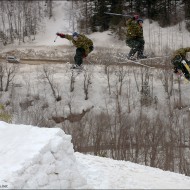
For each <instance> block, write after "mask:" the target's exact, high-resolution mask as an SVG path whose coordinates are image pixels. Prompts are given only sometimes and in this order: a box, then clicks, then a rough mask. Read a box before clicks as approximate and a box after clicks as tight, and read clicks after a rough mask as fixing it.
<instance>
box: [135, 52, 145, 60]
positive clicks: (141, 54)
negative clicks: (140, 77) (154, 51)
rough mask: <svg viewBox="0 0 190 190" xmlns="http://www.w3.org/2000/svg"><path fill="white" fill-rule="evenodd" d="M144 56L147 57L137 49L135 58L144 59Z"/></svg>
mask: <svg viewBox="0 0 190 190" xmlns="http://www.w3.org/2000/svg"><path fill="white" fill-rule="evenodd" d="M146 58H147V56H146V55H143V52H142V51H138V53H137V59H146Z"/></svg>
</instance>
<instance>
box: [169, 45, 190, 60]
mask: <svg viewBox="0 0 190 190" xmlns="http://www.w3.org/2000/svg"><path fill="white" fill-rule="evenodd" d="M187 52H190V47H187V48H180V49H178V50H176V51H175V52H174V53H173V56H172V60H173V59H174V58H175V57H176V56H177V55H180V56H182V57H186V53H187Z"/></svg>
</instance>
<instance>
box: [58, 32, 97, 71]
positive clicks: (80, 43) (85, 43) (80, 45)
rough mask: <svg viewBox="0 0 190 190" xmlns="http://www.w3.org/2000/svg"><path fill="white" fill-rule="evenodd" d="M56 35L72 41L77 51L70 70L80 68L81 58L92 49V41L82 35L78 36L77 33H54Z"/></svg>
mask: <svg viewBox="0 0 190 190" xmlns="http://www.w3.org/2000/svg"><path fill="white" fill-rule="evenodd" d="M56 35H57V36H59V37H61V38H66V39H67V40H70V41H72V43H73V45H74V46H75V47H76V48H77V49H76V54H75V56H74V60H75V64H74V65H73V66H72V67H71V68H72V69H75V68H80V67H81V65H82V63H83V58H85V57H87V56H88V54H89V53H90V52H91V51H93V49H94V47H93V42H92V40H91V39H89V38H87V37H86V36H85V35H83V34H78V33H77V32H74V33H73V34H72V35H69V34H63V33H56Z"/></svg>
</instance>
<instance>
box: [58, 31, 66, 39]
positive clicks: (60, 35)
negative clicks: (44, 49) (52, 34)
mask: <svg viewBox="0 0 190 190" xmlns="http://www.w3.org/2000/svg"><path fill="white" fill-rule="evenodd" d="M56 35H57V36H59V37H61V38H65V34H62V33H58V32H57V33H56Z"/></svg>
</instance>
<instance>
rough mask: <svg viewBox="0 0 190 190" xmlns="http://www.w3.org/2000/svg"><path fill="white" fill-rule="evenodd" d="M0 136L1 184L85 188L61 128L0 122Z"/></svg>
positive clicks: (68, 137)
mask: <svg viewBox="0 0 190 190" xmlns="http://www.w3.org/2000/svg"><path fill="white" fill-rule="evenodd" d="M0 139H1V143H0V154H1V157H0V166H1V170H0V185H1V187H4V188H11V189H21V188H22V189H26V188H32V189H39V188H43V189H50V188H53V189H68V188H72V189H74V188H82V189H84V188H89V187H88V185H87V182H86V180H85V179H84V178H83V177H82V176H81V175H80V174H79V172H78V169H77V167H76V159H75V156H74V150H73V145H72V144H71V136H69V135H66V134H65V133H64V131H62V130H61V129H59V128H49V129H47V128H38V127H33V126H26V125H13V124H7V123H5V122H2V121H0Z"/></svg>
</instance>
